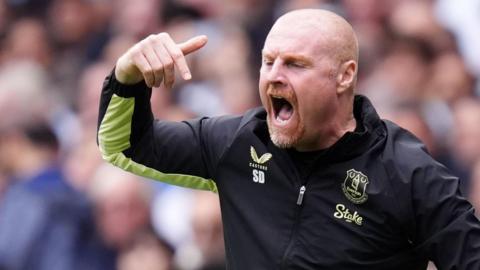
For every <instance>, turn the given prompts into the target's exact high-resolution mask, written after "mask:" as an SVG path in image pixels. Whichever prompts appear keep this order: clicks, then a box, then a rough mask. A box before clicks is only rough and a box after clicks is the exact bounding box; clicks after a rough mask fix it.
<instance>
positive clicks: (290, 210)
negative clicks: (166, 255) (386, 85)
mask: <svg viewBox="0 0 480 270" xmlns="http://www.w3.org/2000/svg"><path fill="white" fill-rule="evenodd" d="M205 43H206V37H203V36H199V37H195V38H193V39H191V40H189V41H187V42H185V43H182V44H175V43H174V42H173V41H172V40H171V39H170V37H169V36H168V35H167V34H165V33H162V34H158V35H152V36H150V37H148V38H146V39H145V40H143V41H141V42H139V43H138V44H136V45H135V46H133V47H132V48H131V49H130V50H129V51H127V52H126V53H125V54H124V55H123V56H121V57H120V58H119V60H118V62H117V66H116V68H115V71H114V73H113V74H112V75H111V76H110V77H109V78H107V81H106V84H105V85H104V88H103V93H102V100H101V108H100V121H99V131H98V141H99V145H100V148H101V151H102V154H103V157H104V158H105V159H106V160H108V161H109V162H111V163H113V164H115V165H117V166H119V167H121V168H123V169H126V170H128V171H131V172H133V173H137V174H140V175H143V176H148V177H151V178H154V179H157V180H160V181H164V182H167V183H171V184H176V185H181V186H186V187H192V188H198V189H205V190H212V191H215V192H217V191H218V193H219V197H220V203H221V208H222V217H223V224H224V231H225V242H226V252H227V263H228V267H229V268H230V269H425V268H426V265H427V261H428V260H432V261H434V262H435V264H436V265H437V266H438V267H439V268H440V269H453V268H455V269H480V223H479V221H478V220H477V219H476V218H475V217H474V214H473V212H474V210H473V208H472V206H471V205H470V204H469V203H468V202H467V201H466V200H465V199H464V198H463V197H462V196H461V195H460V194H459V192H458V179H457V178H455V177H454V176H451V175H450V174H449V173H448V172H447V170H446V169H445V168H444V167H443V166H442V165H440V164H439V163H437V162H435V161H434V160H433V159H432V158H431V157H430V156H429V155H428V153H426V151H425V150H424V147H423V145H422V144H421V143H420V142H419V141H418V140H417V139H415V138H414V137H413V136H412V135H410V133H408V132H406V131H404V130H402V129H401V128H399V127H398V126H396V125H394V124H393V123H390V122H387V121H382V120H380V119H379V117H378V115H377V114H376V112H375V110H374V108H373V107H372V105H371V104H370V102H369V101H368V100H367V99H366V98H365V97H362V96H355V95H354V88H355V83H356V77H357V66H358V64H357V63H358V43H357V39H356V37H355V34H354V32H353V30H352V28H351V26H350V25H349V24H348V23H347V22H346V21H345V20H344V19H343V18H341V17H339V16H337V15H335V14H333V13H331V12H328V11H324V10H297V11H293V12H290V13H287V14H285V15H284V16H282V17H281V18H279V19H278V20H277V21H276V23H275V24H274V26H273V27H272V29H271V31H270V33H269V34H268V36H267V39H266V41H265V45H264V49H263V52H262V57H263V64H262V67H261V70H260V82H259V92H260V96H261V100H262V104H263V108H258V109H254V110H251V111H249V112H247V113H245V114H244V115H243V116H239V117H234V116H224V117H218V118H202V119H197V120H191V121H185V122H181V123H173V122H166V121H154V120H153V116H152V113H151V110H150V104H149V98H150V94H151V90H150V87H152V86H159V85H160V84H161V83H162V82H163V83H164V85H165V86H166V87H168V88H169V87H171V86H172V84H173V79H174V66H176V67H177V68H178V69H179V71H180V72H181V74H182V76H183V78H184V79H190V78H191V74H190V72H189V69H188V67H187V65H186V64H185V59H184V55H186V54H189V53H191V52H193V51H196V50H198V49H200V48H201V47H202V46H203V45H205ZM207 64H208V63H207ZM172 203H175V202H172Z"/></svg>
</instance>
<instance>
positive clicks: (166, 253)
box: [117, 233, 173, 270]
mask: <svg viewBox="0 0 480 270" xmlns="http://www.w3.org/2000/svg"><path fill="white" fill-rule="evenodd" d="M172 254H173V250H171V248H170V247H169V246H166V245H165V243H164V242H162V241H160V240H159V239H158V238H157V237H156V236H155V235H154V234H153V233H144V234H140V235H138V236H137V237H136V239H135V241H134V243H133V244H132V245H131V246H130V247H129V248H128V249H127V250H125V251H124V252H122V254H120V257H119V259H118V267H117V269H118V270H137V269H142V270H169V269H172Z"/></svg>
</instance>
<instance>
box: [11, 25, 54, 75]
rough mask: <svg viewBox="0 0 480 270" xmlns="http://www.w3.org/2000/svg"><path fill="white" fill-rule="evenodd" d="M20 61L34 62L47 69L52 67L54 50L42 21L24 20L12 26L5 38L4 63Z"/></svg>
mask: <svg viewBox="0 0 480 270" xmlns="http://www.w3.org/2000/svg"><path fill="white" fill-rule="evenodd" d="M32 44H35V46H32ZM18 60H26V61H33V62H35V63H38V64H40V65H42V66H44V67H46V68H48V67H49V66H50V65H51V63H52V48H51V44H50V40H49V37H48V33H47V29H46V28H45V26H44V24H43V22H42V21H41V20H39V19H33V18H23V19H19V20H17V21H15V22H14V23H13V24H12V25H11V26H10V28H9V30H8V33H7V36H6V38H5V44H4V51H3V61H6V62H8V61H18ZM7 64H8V63H7Z"/></svg>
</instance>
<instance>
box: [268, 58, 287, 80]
mask: <svg viewBox="0 0 480 270" xmlns="http://www.w3.org/2000/svg"><path fill="white" fill-rule="evenodd" d="M267 79H268V81H269V82H270V83H272V84H285V82H286V78H285V73H284V70H283V65H282V62H281V61H279V60H275V62H273V64H272V66H271V67H270V69H269V71H268V74H267Z"/></svg>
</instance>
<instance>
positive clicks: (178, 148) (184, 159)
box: [97, 72, 240, 192]
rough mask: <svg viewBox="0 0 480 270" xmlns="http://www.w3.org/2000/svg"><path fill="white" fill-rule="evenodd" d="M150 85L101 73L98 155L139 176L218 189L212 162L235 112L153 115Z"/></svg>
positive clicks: (236, 121) (221, 149)
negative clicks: (176, 117) (174, 117)
mask: <svg viewBox="0 0 480 270" xmlns="http://www.w3.org/2000/svg"><path fill="white" fill-rule="evenodd" d="M151 91H152V90H151V89H150V88H148V87H147V86H146V85H145V83H144V82H143V81H142V82H140V83H138V84H136V85H123V84H121V83H119V82H118V81H117V80H116V79H115V75H114V72H112V73H111V74H110V75H109V76H108V77H107V78H106V80H105V82H104V85H103V89H102V94H101V99H100V110H99V120H98V130H97V140H98V145H99V148H100V151H101V153H102V157H103V158H104V159H105V160H106V161H108V162H109V163H111V164H113V165H115V166H117V167H120V168H122V169H124V170H126V171H129V172H132V173H134V174H137V175H140V176H144V177H148V178H151V179H155V180H159V181H162V182H165V183H168V184H173V185H178V186H183V187H189V188H195V189H202V190H210V191H213V192H217V187H216V183H215V182H214V180H213V178H214V176H215V173H216V167H217V166H216V165H217V164H218V162H219V160H220V159H221V156H222V154H223V152H224V151H225V149H226V147H227V145H228V143H229V141H230V140H231V139H232V137H233V135H234V133H235V131H236V129H237V126H238V124H239V122H240V117H217V118H200V119H194V120H190V121H183V122H170V121H157V120H154V117H153V114H152V111H151V107H150V106H151V105H150V97H151Z"/></svg>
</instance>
